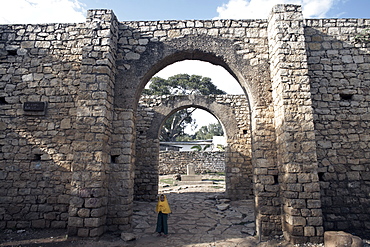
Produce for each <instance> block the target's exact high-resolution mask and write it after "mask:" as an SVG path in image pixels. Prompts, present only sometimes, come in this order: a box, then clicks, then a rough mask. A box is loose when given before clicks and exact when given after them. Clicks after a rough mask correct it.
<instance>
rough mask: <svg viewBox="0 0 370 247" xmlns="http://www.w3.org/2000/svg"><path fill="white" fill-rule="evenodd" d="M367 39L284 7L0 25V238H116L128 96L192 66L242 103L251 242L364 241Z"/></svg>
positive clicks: (97, 13) (131, 145) (128, 167)
mask: <svg viewBox="0 0 370 247" xmlns="http://www.w3.org/2000/svg"><path fill="white" fill-rule="evenodd" d="M369 28H370V20H368V19H365V20H364V19H315V20H305V19H303V18H302V13H301V8H300V6H296V5H277V6H275V7H274V8H273V9H272V12H271V14H270V16H269V18H268V19H267V20H204V21H200V20H189V21H138V22H119V21H117V19H116V17H115V16H114V14H113V12H112V11H110V10H90V11H89V12H88V16H87V20H86V22H85V23H76V24H40V25H1V26H0V35H1V40H0V90H1V91H0V116H1V119H0V130H1V132H0V150H1V153H0V186H1V188H2V190H1V191H0V195H1V197H0V220H1V221H0V227H1V228H25V227H34V228H49V227H52V228H68V232H69V234H70V235H78V236H81V237H95V236H100V235H101V234H103V233H104V232H105V231H117V230H129V229H130V222H131V216H132V210H133V209H132V205H133V198H134V193H135V192H134V183H135V182H134V181H135V160H137V161H140V158H141V157H140V153H137V152H136V150H138V146H137V145H136V144H139V143H140V144H142V143H141V142H139V140H137V138H136V137H137V136H136V127H137V124H138V121H137V117H136V112H137V109H138V102H139V98H140V95H141V92H142V90H143V88H144V86H145V85H146V83H147V82H148V81H149V79H150V78H151V77H152V76H153V75H154V74H155V73H156V72H158V71H159V70H161V69H162V68H164V67H165V66H167V65H169V64H171V63H174V62H177V61H181V60H186V59H196V60H202V61H207V62H211V63H213V64H217V65H221V66H223V67H224V68H225V69H227V70H228V71H229V72H230V73H231V74H232V75H233V76H234V77H235V78H236V79H237V80H238V81H239V83H240V85H241V87H242V88H243V89H244V91H245V92H246V96H247V97H248V102H249V112H250V115H249V119H250V136H251V138H250V140H251V143H250V146H251V165H252V172H253V194H254V199H255V206H256V226H257V229H256V230H257V234H258V235H260V236H262V237H269V236H271V235H273V234H280V233H281V232H283V233H284V236H285V238H286V239H288V240H289V241H291V242H293V243H300V242H306V241H312V242H319V241H322V236H323V232H324V230H338V229H339V230H347V231H352V232H354V233H357V234H360V235H369V234H370V218H369V217H370V214H369V212H368V208H369V207H370V199H369V193H370V165H369V161H368V159H369V157H370V147H369V145H368V141H369V140H370V117H369V116H370V114H369V112H368V111H369V101H370V98H369V97H368V92H369V84H370V55H369V53H370V52H369V46H370V45H369V43H370V41H369V40H368V39H366V37H367V36H366V32H368V31H367V30H368V29H369ZM155 141H156V140H155V139H153V142H155ZM154 144H155V143H153V146H152V147H153V151H154V152H155V150H156V146H155V145H157V144H155V145H154ZM148 145H149V146H147V147H145V148H150V145H151V144H150V143H149V144H148ZM240 148H243V147H240ZM147 150H148V149H147ZM139 173H140V172H139ZM143 183H145V181H143ZM149 185H150V184H149ZM150 186H151V185H150ZM149 190H152V188H149Z"/></svg>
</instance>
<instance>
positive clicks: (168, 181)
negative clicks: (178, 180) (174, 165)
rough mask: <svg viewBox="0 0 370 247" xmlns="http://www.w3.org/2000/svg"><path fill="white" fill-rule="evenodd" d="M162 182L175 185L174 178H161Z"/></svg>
mask: <svg viewBox="0 0 370 247" xmlns="http://www.w3.org/2000/svg"><path fill="white" fill-rule="evenodd" d="M159 181H160V182H161V183H164V184H169V185H173V178H163V179H160V180H159Z"/></svg>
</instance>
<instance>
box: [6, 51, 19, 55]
mask: <svg viewBox="0 0 370 247" xmlns="http://www.w3.org/2000/svg"><path fill="white" fill-rule="evenodd" d="M7 52H8V55H9V56H15V55H17V50H7Z"/></svg>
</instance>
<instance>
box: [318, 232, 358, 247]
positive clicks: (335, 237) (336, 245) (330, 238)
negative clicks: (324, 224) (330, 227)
mask: <svg viewBox="0 0 370 247" xmlns="http://www.w3.org/2000/svg"><path fill="white" fill-rule="evenodd" d="M324 244H325V245H324V246H325V247H362V246H363V245H364V243H363V241H362V239H361V238H359V237H357V236H353V235H352V234H350V233H346V232H342V231H339V232H337V231H327V232H325V233H324Z"/></svg>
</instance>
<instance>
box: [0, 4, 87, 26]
mask: <svg viewBox="0 0 370 247" xmlns="http://www.w3.org/2000/svg"><path fill="white" fill-rule="evenodd" d="M85 14H86V10H85V9H84V5H83V4H82V3H80V2H79V1H78V0H9V1H5V0H3V1H2V3H1V8H0V23H1V24H27V23H30V24H35V23H74V22H84V21H85V18H86V17H85Z"/></svg>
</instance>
